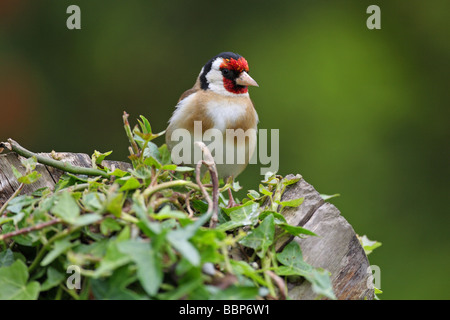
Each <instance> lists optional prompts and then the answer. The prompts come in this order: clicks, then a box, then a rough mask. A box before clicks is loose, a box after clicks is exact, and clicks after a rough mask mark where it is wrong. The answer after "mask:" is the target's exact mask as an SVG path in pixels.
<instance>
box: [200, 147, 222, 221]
mask: <svg viewBox="0 0 450 320" xmlns="http://www.w3.org/2000/svg"><path fill="white" fill-rule="evenodd" d="M195 144H196V145H197V146H198V147H199V148H200V149H201V150H202V152H203V154H204V156H205V158H206V160H201V161H199V162H198V163H197V167H196V180H197V184H198V185H199V186H200V189H202V193H203V195H204V196H205V198H206V200H207V201H208V211H207V213H211V211H212V216H211V221H210V222H209V227H210V228H215V227H216V225H217V222H218V221H219V219H218V214H219V178H218V174H217V168H216V163H215V162H214V158H213V156H212V155H211V152H210V151H209V149H208V147H207V146H206V145H205V144H204V143H203V142H201V141H197V142H195ZM202 164H204V165H206V166H207V167H208V170H209V173H210V176H211V181H212V185H213V192H212V196H213V198H212V200H211V199H210V198H209V195H208V193H207V192H206V190H205V188H204V186H203V184H202V183H201V180H200V167H201V165H202Z"/></svg>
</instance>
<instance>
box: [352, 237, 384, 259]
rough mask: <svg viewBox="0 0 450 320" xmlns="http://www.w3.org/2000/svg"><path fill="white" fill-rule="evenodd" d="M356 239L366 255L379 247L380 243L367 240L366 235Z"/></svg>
mask: <svg viewBox="0 0 450 320" xmlns="http://www.w3.org/2000/svg"><path fill="white" fill-rule="evenodd" d="M358 239H359V242H360V243H361V246H362V247H363V249H364V252H365V253H366V255H369V254H370V253H372V251H373V250H375V249H376V248H378V247H380V246H381V242H378V241H372V240H369V238H367V236H366V235H363V236H362V237H358Z"/></svg>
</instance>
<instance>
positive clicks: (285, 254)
mask: <svg viewBox="0 0 450 320" xmlns="http://www.w3.org/2000/svg"><path fill="white" fill-rule="evenodd" d="M277 260H278V261H279V262H280V263H282V264H283V266H279V267H278V268H276V269H275V272H276V273H277V274H278V275H280V276H291V275H298V276H302V277H304V278H305V279H306V280H308V281H309V282H310V283H311V285H312V289H313V290H314V292H315V293H317V294H320V295H324V296H326V297H328V298H330V299H336V296H335V295H334V293H333V287H332V285H331V279H330V276H329V273H328V271H326V270H324V269H321V268H314V267H313V266H311V265H310V264H308V263H306V262H305V261H304V260H303V255H302V251H301V249H300V245H299V244H298V243H297V242H294V241H292V242H290V243H289V244H288V245H287V246H286V247H285V248H284V249H283V251H282V252H280V253H278V254H277Z"/></svg>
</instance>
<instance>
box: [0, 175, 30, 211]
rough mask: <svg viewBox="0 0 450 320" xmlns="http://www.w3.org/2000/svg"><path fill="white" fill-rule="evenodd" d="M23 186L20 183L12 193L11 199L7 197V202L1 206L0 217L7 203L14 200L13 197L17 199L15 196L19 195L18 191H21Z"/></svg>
mask: <svg viewBox="0 0 450 320" xmlns="http://www.w3.org/2000/svg"><path fill="white" fill-rule="evenodd" d="M24 186H25V184H24V183H21V184H20V185H19V187H18V188H17V190H16V191H14V193H13V194H12V195H11V197H9V199H8V200H6V202H5V203H4V204H3V206H2V207H1V209H0V217H1V216H2V215H3V212H4V211H5V210H6V207H7V206H8V203H9V202H10V201H11V200H12V199H14V198H15V197H17V195H18V194H19V193H20V191H22V189H23V187H24Z"/></svg>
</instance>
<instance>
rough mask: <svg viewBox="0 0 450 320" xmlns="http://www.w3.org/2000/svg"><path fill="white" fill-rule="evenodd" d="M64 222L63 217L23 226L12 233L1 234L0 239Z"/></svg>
mask: <svg viewBox="0 0 450 320" xmlns="http://www.w3.org/2000/svg"><path fill="white" fill-rule="evenodd" d="M60 222H62V221H61V219H53V220H50V221H47V222H43V223H40V224H37V225H35V226H32V227H28V228H23V229H19V230H16V231H13V232H10V233H6V234H2V235H0V241H4V240H5V239H8V238H11V237H15V236H18V235H21V234H25V233H29V232H32V231H37V230H41V229H44V228H46V227H49V226H52V225H54V224H57V223H60Z"/></svg>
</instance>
